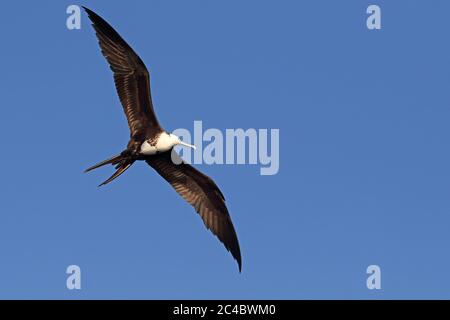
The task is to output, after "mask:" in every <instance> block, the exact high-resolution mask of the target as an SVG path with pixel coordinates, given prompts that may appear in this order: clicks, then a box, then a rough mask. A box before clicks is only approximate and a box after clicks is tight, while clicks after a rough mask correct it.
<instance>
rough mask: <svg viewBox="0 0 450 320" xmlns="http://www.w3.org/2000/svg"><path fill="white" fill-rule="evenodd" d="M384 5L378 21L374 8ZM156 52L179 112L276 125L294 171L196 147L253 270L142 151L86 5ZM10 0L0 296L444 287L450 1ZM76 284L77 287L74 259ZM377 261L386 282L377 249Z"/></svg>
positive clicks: (170, 120) (362, 292) (436, 290)
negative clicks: (263, 168) (72, 13)
mask: <svg viewBox="0 0 450 320" xmlns="http://www.w3.org/2000/svg"><path fill="white" fill-rule="evenodd" d="M372 3H374V4H378V5H380V6H381V9H382V19H383V20H382V30H381V31H369V30H368V29H367V28H366V24H365V20H366V17H367V15H366V8H367V6H368V5H369V4H372ZM69 4H79V5H86V6H88V7H90V8H92V9H93V10H95V11H96V12H98V13H99V14H100V15H101V16H103V17H104V18H105V19H107V20H108V21H109V22H110V23H111V24H112V25H113V26H114V27H115V28H116V29H117V30H118V31H119V32H120V33H121V34H122V36H123V37H124V38H125V39H126V40H127V41H128V42H129V43H130V44H131V45H132V46H133V47H134V48H135V50H136V51H137V52H138V53H139V55H140V56H141V57H142V59H143V60H144V61H145V63H146V64H147V67H148V68H149V69H150V71H151V78H152V91H153V99H154V103H155V105H156V110H157V114H158V116H159V118H160V120H161V122H162V123H163V124H164V125H165V127H166V128H167V129H168V130H173V129H176V128H188V129H191V128H192V125H193V121H194V120H203V123H204V126H205V127H214V128H219V129H222V130H224V129H226V128H279V129H280V137H281V146H280V148H281V150H280V162H281V165H280V172H279V174H278V175H275V176H260V175H259V167H258V166H249V165H244V166H237V165H228V166H226V165H223V166H218V165H216V166H206V165H203V166H198V167H199V168H200V169H201V170H203V171H204V172H206V173H207V174H209V175H211V176H212V177H213V178H214V179H215V180H216V181H217V183H218V184H219V185H220V186H221V188H222V190H223V192H224V193H225V195H226V197H227V200H228V202H227V203H228V206H229V209H230V212H231V215H232V218H233V221H234V224H235V226H236V229H237V232H238V234H239V239H240V243H241V249H242V254H243V273H242V274H239V273H238V272H237V267H236V264H235V262H234V260H233V259H232V258H231V256H230V255H229V254H228V253H227V252H226V250H225V249H224V248H223V247H222V245H221V244H220V243H219V242H218V241H217V240H216V238H215V237H213V236H212V235H211V234H210V233H209V232H208V231H206V229H205V228H204V226H203V223H202V222H201V220H200V218H199V217H198V216H197V214H196V213H195V212H194V210H193V209H192V208H191V207H190V206H188V205H187V204H186V203H185V202H184V201H183V200H182V199H181V198H180V197H178V195H177V194H176V193H175V192H174V191H173V190H172V189H171V188H170V186H169V185H168V184H166V183H165V182H164V181H163V180H162V178H160V177H159V176H158V175H157V174H156V173H155V172H153V170H151V169H149V168H148V167H147V166H146V165H145V164H142V163H140V164H138V165H135V166H134V167H133V168H132V169H131V170H129V171H128V172H127V173H126V174H125V175H124V176H122V177H120V179H118V180H117V181H115V182H114V183H112V184H111V185H108V186H107V187H104V188H100V189H99V188H97V184H98V183H99V182H101V181H102V179H105V178H106V177H107V176H108V175H110V174H111V172H112V168H111V167H109V168H105V169H102V170H99V171H97V172H94V173H92V174H89V175H86V174H83V173H82V171H83V169H85V168H86V167H87V166H89V165H91V164H93V163H95V162H97V161H99V160H103V159H104V158H106V157H108V156H110V155H112V154H114V153H116V152H118V151H120V150H122V149H123V148H124V146H125V144H126V143H127V140H128V134H129V133H128V128H127V125H126V121H125V119H124V116H123V114H122V109H121V106H120V104H119V100H118V98H117V96H116V93H115V89H114V86H113V81H112V76H111V72H110V70H109V68H108V67H107V64H106V62H105V61H104V59H103V57H102V56H101V54H100V51H99V48H98V46H97V41H96V39H95V37H94V32H93V29H92V28H91V26H90V25H89V23H88V20H87V17H86V15H85V14H84V13H83V16H82V29H81V30H74V31H69V30H67V29H66V25H65V21H66V16H67V15H66V13H65V11H66V7H67V6H68V5H69ZM2 12H3V14H2V17H1V19H0V35H1V39H2V50H1V59H0V61H1V62H0V64H1V77H0V88H1V89H0V90H1V91H0V92H1V106H2V108H1V110H2V111H1V114H2V116H1V117H0V124H1V125H0V142H1V146H2V152H1V155H2V156H1V157H0V165H1V168H2V172H1V184H0V197H1V201H0V256H1V259H0V261H1V262H0V298H74V299H76V298H192V299H195V298H287V299H298V298H369V299H372V298H373V299H378V298H450V274H449V270H450V252H449V249H448V247H449V244H450V230H449V229H450V166H449V163H450V148H449V147H450V126H449V119H450V90H449V89H450V44H449V43H450V40H449V39H450V38H449V36H450V29H449V25H448V21H449V20H448V13H449V12H450V3H449V2H448V1H443V0H442V1H433V3H432V4H431V3H430V2H429V1H424V0H422V1H412V0H403V1H380V0H378V1H363V0H359V1H356V0H354V1H343V0H342V1H335V0H329V1H318V0H314V1H312V0H311V1H276V2H275V1H261V0H258V1H256V0H255V1H237V0H236V1H234V0H233V1H206V0H202V1H199V0H192V1H184V0H182V1H181V0H180V1H165V0H164V1H163V0H158V1H156V0H153V1H145V2H144V1H127V2H126V4H125V2H123V3H121V2H119V1H83V2H81V3H73V2H68V1H58V2H56V1H42V2H41V3H39V4H38V3H35V2H31V1H17V2H12V1H9V2H5V3H2ZM70 264H77V265H79V266H80V267H81V269H82V290H80V291H69V290H67V289H66V276H67V275H66V273H65V270H66V267H67V266H68V265H70ZM371 264H377V265H379V266H380V267H381V269H382V290H379V291H376V290H374V291H370V290H368V289H367V288H366V277H367V275H366V268H367V266H368V265H371Z"/></svg>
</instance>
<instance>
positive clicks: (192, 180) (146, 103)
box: [83, 7, 242, 272]
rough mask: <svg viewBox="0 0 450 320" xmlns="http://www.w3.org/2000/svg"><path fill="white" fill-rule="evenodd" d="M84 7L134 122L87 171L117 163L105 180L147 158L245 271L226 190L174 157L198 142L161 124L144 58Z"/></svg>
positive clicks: (123, 102) (130, 120) (122, 102)
mask: <svg viewBox="0 0 450 320" xmlns="http://www.w3.org/2000/svg"><path fill="white" fill-rule="evenodd" d="M83 8H84V10H86V12H87V14H88V17H89V19H90V20H91V22H92V26H93V27H94V29H95V32H96V35H97V38H98V41H99V44H100V48H101V51H102V53H103V55H104V57H105V58H106V60H107V62H108V64H109V66H110V68H111V70H112V71H113V74H114V82H115V86H116V90H117V93H118V95H119V98H120V102H121V104H122V107H123V110H124V112H125V115H126V118H127V120H128V126H129V128H130V141H129V142H128V145H127V148H126V149H125V150H124V151H122V152H121V153H119V154H117V155H115V156H113V157H112V158H110V159H107V160H105V161H102V162H100V163H98V164H96V165H94V166H92V167H90V168H88V169H86V171H85V172H89V171H91V170H94V169H97V168H99V167H102V166H104V165H107V164H111V165H113V166H115V168H116V171H115V172H114V174H113V175H112V176H111V177H110V178H108V179H107V180H106V181H104V182H103V183H101V184H100V186H103V185H105V184H108V183H110V182H111V181H113V180H114V179H116V178H117V177H119V176H120V175H121V174H122V173H124V172H125V171H126V170H127V169H128V168H130V167H131V166H132V165H133V163H134V162H135V161H139V160H142V161H145V162H147V164H149V165H150V166H151V167H152V168H153V169H155V170H156V172H158V173H159V174H160V175H161V176H162V177H163V178H164V179H165V180H166V181H167V182H169V183H170V184H171V185H172V187H173V188H174V189H175V191H176V192H178V194H179V195H180V196H181V197H182V198H183V199H184V200H186V201H187V202H188V203H189V204H191V205H192V206H193V207H194V209H195V210H196V211H197V213H198V214H199V215H200V217H201V218H202V220H203V222H204V224H205V226H206V228H208V229H209V230H211V231H212V233H213V234H214V235H215V236H217V238H218V239H219V240H220V241H221V242H222V243H223V245H224V246H225V248H226V249H227V250H228V251H230V252H231V254H232V256H233V257H234V259H235V260H236V261H237V263H238V266H239V272H241V269H242V260H241V251H240V248H239V242H238V239H237V235H236V231H235V230H234V226H233V223H232V221H231V218H230V214H229V213H228V209H227V207H226V205H225V197H224V195H223V193H222V192H221V191H220V189H219V187H217V185H216V183H215V182H214V181H213V180H212V179H211V178H210V177H208V176H207V175H205V174H203V173H201V172H200V171H198V170H197V169H195V168H194V167H192V166H191V165H189V164H187V163H185V162H184V161H181V159H180V158H176V157H177V154H176V152H175V151H173V148H174V146H176V145H184V146H187V147H191V148H194V149H195V146H193V145H190V144H188V143H185V142H183V141H181V139H180V138H179V137H177V136H176V135H174V134H172V133H168V132H166V131H165V130H164V129H163V128H162V127H161V125H160V124H159V122H158V119H157V118H156V115H155V112H154V110H153V103H152V99H151V94H150V77H149V72H148V70H147V68H146V66H145V64H144V62H143V61H142V60H141V58H140V57H139V56H138V55H137V54H136V53H135V52H134V50H133V49H132V48H131V47H130V46H129V45H128V44H127V43H126V42H125V40H123V38H122V37H121V36H120V35H119V34H118V33H117V31H115V30H114V29H113V28H112V27H111V26H110V25H109V24H108V23H107V22H106V21H105V20H104V19H103V18H101V17H100V16H99V15H97V14H96V13H95V12H93V11H92V10H90V9H88V8H86V7H83ZM172 151H173V152H172ZM173 157H174V158H173Z"/></svg>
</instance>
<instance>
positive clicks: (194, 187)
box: [146, 151, 242, 271]
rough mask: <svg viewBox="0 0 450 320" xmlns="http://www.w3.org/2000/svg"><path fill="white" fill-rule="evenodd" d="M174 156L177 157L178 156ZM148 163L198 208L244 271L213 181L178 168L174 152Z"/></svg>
mask: <svg viewBox="0 0 450 320" xmlns="http://www.w3.org/2000/svg"><path fill="white" fill-rule="evenodd" d="M173 156H174V157H178V155H177V154H176V153H175V152H174V153H173ZM178 160H179V161H177V163H179V162H180V161H181V159H179V158H178ZM146 162H147V163H148V164H149V165H150V166H151V167H152V168H153V169H155V170H156V171H157V172H158V173H159V174H160V175H161V176H162V177H163V178H164V179H166V180H167V181H168V182H169V183H170V184H171V185H172V187H173V188H174V189H175V191H176V192H178V194H179V195H180V196H181V197H183V199H184V200H186V201H187V202H189V203H190V204H191V205H192V206H193V207H194V208H195V210H196V211H197V212H198V213H199V215H200V217H201V218H202V219H203V222H204V223H205V226H206V227H207V228H208V229H210V230H211V231H212V233H213V234H214V235H216V236H217V238H219V240H220V241H221V242H222V243H223V244H224V246H225V248H226V249H227V250H228V251H230V252H231V254H232V255H233V257H234V259H236V261H237V263H238V265H239V271H241V268H242V261H241V251H240V248H239V242H238V238H237V235H236V231H235V230H234V227H233V223H232V222H231V218H230V215H229V213H228V209H227V207H226V205H225V198H224V196H223V194H222V192H221V191H220V189H219V188H218V187H217V185H216V184H215V183H214V181H213V180H212V179H211V178H209V177H208V176H207V175H205V174H203V173H201V172H200V171H198V170H196V169H195V168H194V167H192V166H191V165H189V164H187V163H184V162H181V163H180V164H175V163H174V162H173V161H172V158H171V151H168V152H164V153H161V154H157V155H152V156H150V157H148V158H147V159H146Z"/></svg>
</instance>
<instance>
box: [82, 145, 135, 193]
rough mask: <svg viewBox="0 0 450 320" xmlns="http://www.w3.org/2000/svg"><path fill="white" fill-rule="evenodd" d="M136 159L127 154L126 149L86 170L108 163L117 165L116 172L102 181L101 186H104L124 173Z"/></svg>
mask: <svg viewBox="0 0 450 320" xmlns="http://www.w3.org/2000/svg"><path fill="white" fill-rule="evenodd" d="M134 161H136V160H135V159H133V158H131V157H130V156H129V155H127V153H126V151H124V152H122V153H120V154H118V155H115V156H114V157H112V158H110V159H107V160H104V161H102V162H99V163H97V164H96V165H93V166H92V167H90V168H87V169H86V170H85V171H84V172H89V171H92V170H94V169H97V168H100V167H103V166H104V165H107V164H111V165H113V166H116V172H114V174H113V175H112V176H111V177H109V178H108V179H107V180H105V181H104V182H102V183H101V184H100V185H99V187H101V186H104V185H105V184H108V183H110V182H111V181H113V180H114V179H116V178H117V177H119V176H120V175H121V174H122V173H124V172H125V171H126V170H127V169H128V168H129V167H131V165H132V164H133V163H134Z"/></svg>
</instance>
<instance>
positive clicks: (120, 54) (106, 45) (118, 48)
mask: <svg viewBox="0 0 450 320" xmlns="http://www.w3.org/2000/svg"><path fill="white" fill-rule="evenodd" d="M83 8H84V10H86V12H87V14H88V16H89V19H90V20H91V21H92V26H93V27H94V29H95V32H96V34H97V38H98V40H99V44H100V48H101V50H102V53H103V55H104V56H105V58H106V60H107V61H108V63H109V66H110V68H111V70H112V71H113V73H114V82H115V85H116V89H117V93H118V95H119V98H120V102H121V103H122V106H123V110H124V111H125V115H126V117H127V120H128V126H129V127H130V133H131V137H132V138H134V139H135V140H139V141H142V140H143V139H145V138H146V137H148V136H149V135H154V133H156V132H159V131H161V130H162V129H161V127H160V125H159V123H158V120H157V118H156V115H155V112H154V110H153V104H152V100H151V94H150V78H149V73H148V70H147V68H146V67H145V65H144V63H143V62H142V60H141V58H139V56H138V55H137V54H136V53H135V52H134V51H133V49H132V48H131V47H130V46H129V45H128V44H127V43H126V42H125V40H123V39H122V37H121V36H120V35H119V34H118V33H117V32H116V31H115V30H114V29H113V28H112V27H111V26H110V25H109V24H108V23H107V22H106V21H105V20H103V18H101V17H100V16H99V15H97V14H96V13H95V12H93V11H92V10H90V9H88V8H85V7H83Z"/></svg>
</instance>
